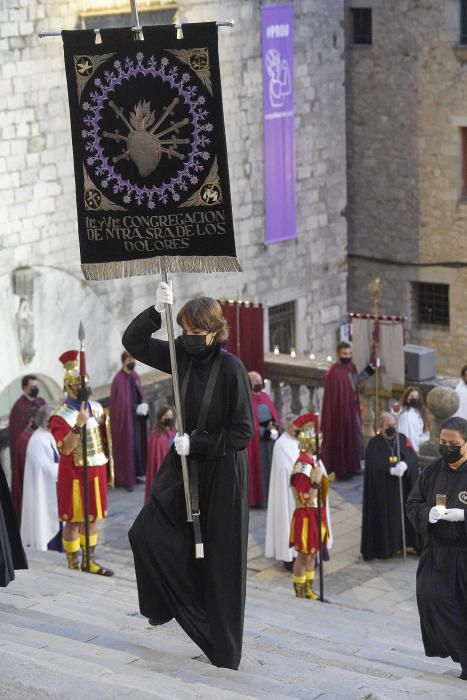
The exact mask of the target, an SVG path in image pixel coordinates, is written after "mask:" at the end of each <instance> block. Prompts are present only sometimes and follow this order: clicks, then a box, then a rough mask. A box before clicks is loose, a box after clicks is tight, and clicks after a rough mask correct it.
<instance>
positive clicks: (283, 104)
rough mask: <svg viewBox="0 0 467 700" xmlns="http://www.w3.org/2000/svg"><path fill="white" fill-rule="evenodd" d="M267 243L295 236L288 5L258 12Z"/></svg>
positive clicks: (291, 19)
mask: <svg viewBox="0 0 467 700" xmlns="http://www.w3.org/2000/svg"><path fill="white" fill-rule="evenodd" d="M262 27H263V109H264V191H265V192H264V195H265V216H266V243H278V242H279V241H287V240H290V239H292V238H296V236H297V221H296V201H295V125H294V114H295V112H294V73H293V71H294V65H293V58H294V55H293V49H294V35H293V28H294V17H293V5H271V6H268V7H263V8H262Z"/></svg>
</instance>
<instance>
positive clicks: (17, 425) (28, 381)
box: [8, 374, 45, 481]
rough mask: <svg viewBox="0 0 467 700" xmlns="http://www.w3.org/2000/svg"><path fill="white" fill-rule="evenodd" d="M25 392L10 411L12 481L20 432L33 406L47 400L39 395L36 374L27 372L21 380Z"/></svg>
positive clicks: (9, 438)
mask: <svg viewBox="0 0 467 700" xmlns="http://www.w3.org/2000/svg"><path fill="white" fill-rule="evenodd" d="M21 389H22V390H23V393H22V394H21V396H20V397H19V399H17V401H15V403H14V404H13V407H12V409H11V411H10V417H9V421H8V444H9V445H10V463H11V469H12V481H14V478H15V475H14V464H15V449H16V443H17V441H18V438H19V436H20V434H21V433H22V432H23V430H24V429H25V427H26V424H27V414H28V411H29V410H30V409H31V408H40V407H41V406H44V404H45V401H44V399H43V398H41V397H40V396H39V385H38V383H37V377H36V376H35V375H34V374H26V375H25V376H24V377H23V378H22V380H21ZM23 468H24V464H23Z"/></svg>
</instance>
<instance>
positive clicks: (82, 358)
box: [78, 321, 90, 572]
mask: <svg viewBox="0 0 467 700" xmlns="http://www.w3.org/2000/svg"><path fill="white" fill-rule="evenodd" d="M85 337H86V336H85V333H84V326H83V323H82V321H80V322H79V329H78V338H79V342H80V348H79V376H80V379H81V391H80V396H79V401H80V403H82V402H83V401H84V405H85V406H86V405H87V392H86V353H85V350H84V340H85ZM87 447H88V445H87V432H86V423H85V424H84V425H83V427H82V428H81V452H82V455H83V478H84V484H83V487H84V537H85V545H84V562H85V564H84V570H85V571H88V572H89V559H90V557H89V488H88V450H87Z"/></svg>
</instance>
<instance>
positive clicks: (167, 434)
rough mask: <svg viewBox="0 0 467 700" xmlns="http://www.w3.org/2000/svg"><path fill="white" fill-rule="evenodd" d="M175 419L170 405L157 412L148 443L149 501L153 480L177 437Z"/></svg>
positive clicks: (145, 495)
mask: <svg viewBox="0 0 467 700" xmlns="http://www.w3.org/2000/svg"><path fill="white" fill-rule="evenodd" d="M174 426H175V419H174V413H173V411H172V409H171V408H170V406H162V408H160V409H159V410H158V412H157V417H156V424H155V426H154V430H153V431H152V432H151V435H150V437H149V444H148V457H147V460H146V487H145V490H144V500H145V501H147V500H148V498H149V496H150V494H151V484H152V480H153V479H154V477H155V476H156V474H157V473H158V471H159V469H160V467H161V464H162V462H163V461H164V459H165V458H166V456H167V454H168V452H169V450H170V448H171V447H172V443H173V441H174V437H175V428H174Z"/></svg>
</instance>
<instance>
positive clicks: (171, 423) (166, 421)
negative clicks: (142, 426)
mask: <svg viewBox="0 0 467 700" xmlns="http://www.w3.org/2000/svg"><path fill="white" fill-rule="evenodd" d="M162 425H163V426H164V427H165V428H172V427H173V426H174V425H175V419H174V418H164V420H163V421H162Z"/></svg>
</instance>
